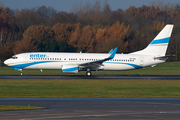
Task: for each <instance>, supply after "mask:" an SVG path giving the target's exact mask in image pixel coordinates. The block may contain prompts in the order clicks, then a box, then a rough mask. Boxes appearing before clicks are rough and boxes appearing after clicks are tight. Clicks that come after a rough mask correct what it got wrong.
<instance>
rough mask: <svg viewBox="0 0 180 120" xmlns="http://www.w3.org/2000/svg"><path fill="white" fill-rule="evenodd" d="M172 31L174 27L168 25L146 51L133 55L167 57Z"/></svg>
mask: <svg viewBox="0 0 180 120" xmlns="http://www.w3.org/2000/svg"><path fill="white" fill-rule="evenodd" d="M172 30H173V25H166V26H165V27H164V28H163V29H162V30H161V32H160V33H159V34H158V35H157V36H156V37H155V38H154V40H153V41H152V42H151V43H150V44H149V45H148V46H147V47H146V48H145V49H143V50H140V51H137V52H133V53H131V54H141V55H157V56H165V54H166V51H167V47H168V44H169V40H170V37H171V33H172Z"/></svg>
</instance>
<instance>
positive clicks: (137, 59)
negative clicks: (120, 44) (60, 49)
mask: <svg viewBox="0 0 180 120" xmlns="http://www.w3.org/2000/svg"><path fill="white" fill-rule="evenodd" d="M108 56H109V54H107V53H106V54H100V53H49V52H35V53H22V54H18V55H15V56H13V57H12V58H10V59H8V60H6V61H5V62H4V63H5V64H6V65H8V66H11V67H13V68H15V69H16V70H21V69H62V66H63V65H77V66H78V65H79V64H82V63H89V62H92V61H97V60H101V59H104V58H107V57H108ZM154 57H157V56H152V55H135V54H116V55H115V56H114V58H113V59H111V60H108V61H105V62H103V63H102V65H101V66H99V67H98V68H96V69H91V71H92V70H131V69H138V68H143V67H147V66H153V65H156V64H159V63H163V62H165V61H166V60H165V59H163V60H159V59H154ZM82 70H83V69H82ZM79 71H81V68H79Z"/></svg>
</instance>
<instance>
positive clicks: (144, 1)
mask: <svg viewBox="0 0 180 120" xmlns="http://www.w3.org/2000/svg"><path fill="white" fill-rule="evenodd" d="M99 1H100V2H101V5H103V3H104V0H99ZM153 1H156V2H157V1H158V0H108V3H109V5H110V8H111V10H117V9H119V8H121V9H123V10H126V9H127V8H129V7H130V6H135V7H140V6H142V5H150V4H151V3H152V2H153ZM159 1H160V2H163V3H164V4H167V3H173V4H177V3H180V0H159ZM0 2H1V4H3V6H4V7H9V8H11V9H19V10H21V9H25V8H28V9H30V8H33V7H40V6H42V5H44V6H46V7H53V8H54V9H56V10H57V11H66V12H70V11H71V9H72V7H73V5H74V4H75V3H76V4H80V3H81V4H83V5H84V4H85V3H87V2H89V3H90V4H92V5H94V4H95V2H96V0H0Z"/></svg>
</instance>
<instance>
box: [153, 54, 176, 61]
mask: <svg viewBox="0 0 180 120" xmlns="http://www.w3.org/2000/svg"><path fill="white" fill-rule="evenodd" d="M174 56H175V55H166V56H161V57H154V60H156V59H157V60H162V59H167V58H168V57H174Z"/></svg>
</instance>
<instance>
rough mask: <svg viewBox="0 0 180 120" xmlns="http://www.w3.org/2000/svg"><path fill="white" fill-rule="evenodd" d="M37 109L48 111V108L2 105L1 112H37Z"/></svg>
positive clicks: (0, 106)
mask: <svg viewBox="0 0 180 120" xmlns="http://www.w3.org/2000/svg"><path fill="white" fill-rule="evenodd" d="M37 109H46V107H34V106H16V105H0V111H12V110H37Z"/></svg>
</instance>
